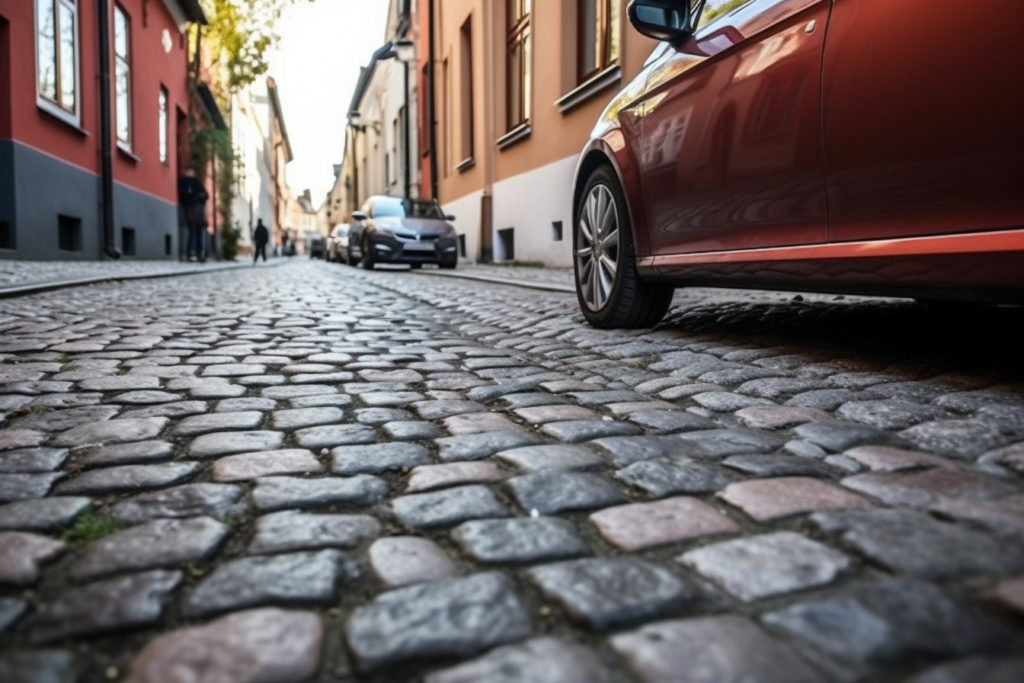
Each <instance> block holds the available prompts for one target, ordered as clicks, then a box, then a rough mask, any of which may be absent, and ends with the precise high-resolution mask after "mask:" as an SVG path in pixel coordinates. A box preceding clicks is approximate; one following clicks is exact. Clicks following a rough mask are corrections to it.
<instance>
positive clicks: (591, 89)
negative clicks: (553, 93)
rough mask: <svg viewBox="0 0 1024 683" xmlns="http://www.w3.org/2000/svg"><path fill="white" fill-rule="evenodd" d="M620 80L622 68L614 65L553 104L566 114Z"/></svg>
mask: <svg viewBox="0 0 1024 683" xmlns="http://www.w3.org/2000/svg"><path fill="white" fill-rule="evenodd" d="M621 79H622V67H620V66H619V65H618V64H615V65H614V66H610V67H608V68H607V69H605V70H604V71H601V72H600V73H597V74H595V75H594V76H591V77H590V78H588V79H587V80H586V81H584V82H583V83H581V84H580V85H578V86H577V87H575V88H573V89H572V90H570V91H569V92H567V93H566V94H564V95H562V96H561V97H560V98H559V99H557V100H555V104H556V105H557V106H558V110H559V111H561V112H562V113H563V114H567V113H568V112H570V111H572V110H573V109H575V108H576V107H578V106H579V105H581V104H583V103H584V102H586V101H587V100H589V99H590V98H592V97H594V96H595V95H597V94H598V93H599V92H601V91H602V90H604V89H605V88H607V87H608V86H610V85H613V84H615V83H618V82H619V81H620V80H621Z"/></svg>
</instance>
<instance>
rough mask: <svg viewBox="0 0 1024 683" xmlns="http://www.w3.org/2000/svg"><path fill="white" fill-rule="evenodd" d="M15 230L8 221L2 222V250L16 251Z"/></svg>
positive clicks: (0, 237) (0, 242)
mask: <svg viewBox="0 0 1024 683" xmlns="http://www.w3.org/2000/svg"><path fill="white" fill-rule="evenodd" d="M15 246H16V245H15V243H14V228H13V227H12V226H11V224H10V222H8V221H0V249H14V248H15Z"/></svg>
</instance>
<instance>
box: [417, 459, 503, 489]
mask: <svg viewBox="0 0 1024 683" xmlns="http://www.w3.org/2000/svg"><path fill="white" fill-rule="evenodd" d="M505 477H506V474H505V473H504V472H502V471H501V470H500V469H498V467H497V466H495V465H493V464H491V463H489V462H453V463H448V464H444V465H420V466H419V467H416V468H415V469H413V471H412V472H411V473H410V474H409V483H408V485H407V486H406V488H405V492H406V493H417V492H420V491H429V490H432V489H438V488H444V487H447V486H457V485H461V484H480V483H489V482H495V481H501V480H502V479H504V478H505Z"/></svg>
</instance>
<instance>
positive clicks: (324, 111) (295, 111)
mask: <svg viewBox="0 0 1024 683" xmlns="http://www.w3.org/2000/svg"><path fill="white" fill-rule="evenodd" d="M387 11H388V0H315V2H306V1H305V0H299V2H296V3H295V4H294V5H291V6H289V7H287V8H286V9H285V11H284V14H283V15H282V17H281V20H280V21H279V22H278V26H277V29H278V34H279V35H280V36H281V42H280V44H279V45H278V46H277V48H276V49H275V51H274V52H273V53H272V54H271V55H270V60H269V61H270V71H269V75H270V76H273V77H274V80H275V81H276V82H277V89H278V96H279V97H280V98H281V108H282V109H283V110H284V121H285V126H286V127H287V128H288V139H289V141H290V142H291V146H292V152H293V153H294V156H295V159H294V161H292V163H290V164H288V169H287V174H288V184H289V185H290V186H291V188H292V191H293V192H295V194H296V195H298V194H301V193H302V191H303V190H305V189H307V188H308V189H309V190H310V192H311V193H312V196H313V207H314V208H319V206H320V204H321V203H322V202H323V200H324V196H325V195H326V194H327V191H328V190H330V189H331V186H332V185H333V184H334V169H333V165H334V164H337V163H340V162H341V156H342V152H343V151H344V144H345V114H346V113H347V112H348V105H349V102H351V100H352V93H353V91H354V90H355V87H356V81H357V80H358V78H359V68H360V67H362V66H366V65H367V63H368V62H369V61H370V56H371V55H372V54H373V51H374V50H376V49H377V48H378V47H380V46H381V45H382V44H384V43H385V42H386V41H385V36H384V25H385V22H386V20H387Z"/></svg>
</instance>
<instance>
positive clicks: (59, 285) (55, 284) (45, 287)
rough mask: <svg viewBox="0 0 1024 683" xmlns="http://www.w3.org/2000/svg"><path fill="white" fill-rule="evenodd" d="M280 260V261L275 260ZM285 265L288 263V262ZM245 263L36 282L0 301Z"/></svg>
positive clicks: (3, 290)
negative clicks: (165, 271) (166, 271)
mask: <svg viewBox="0 0 1024 683" xmlns="http://www.w3.org/2000/svg"><path fill="white" fill-rule="evenodd" d="M275 260H278V259H275ZM283 263H287V262H286V261H285V262H283ZM245 265H246V264H244V263H238V262H235V263H232V264H224V265H219V266H217V265H215V266H205V265H204V266H201V267H196V268H193V269H192V270H178V271H175V272H172V273H130V274H120V275H96V276H92V277H83V278H76V279H74V280H50V281H48V282H36V283H32V284H28V285H14V286H11V287H0V299H12V298H14V297H19V296H28V295H30V294H39V293H41V292H51V291H53V290H56V289H68V288H70V287H82V286H84V285H95V284H99V283H103V282H116V281H118V280H155V279H156V278H161V277H178V276H179V275H199V274H202V273H216V272H220V271H225V270H234V269H236V268H244V267H245ZM268 265H271V266H279V265H282V263H273V262H270V263H268Z"/></svg>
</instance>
